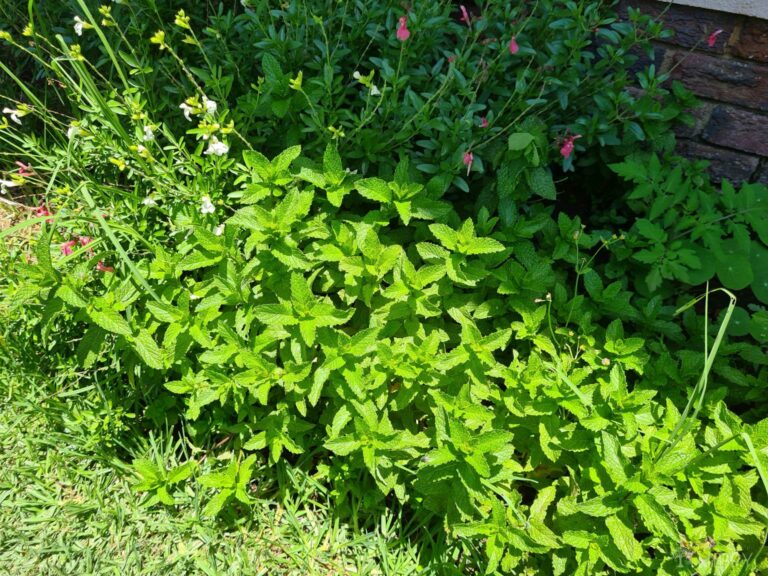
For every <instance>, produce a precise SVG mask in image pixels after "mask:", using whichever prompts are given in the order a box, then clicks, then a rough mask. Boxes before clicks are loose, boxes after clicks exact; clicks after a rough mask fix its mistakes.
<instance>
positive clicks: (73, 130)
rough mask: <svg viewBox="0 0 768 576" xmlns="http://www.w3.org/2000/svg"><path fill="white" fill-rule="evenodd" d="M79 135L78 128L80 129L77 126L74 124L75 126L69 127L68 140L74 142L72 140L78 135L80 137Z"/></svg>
mask: <svg viewBox="0 0 768 576" xmlns="http://www.w3.org/2000/svg"><path fill="white" fill-rule="evenodd" d="M79 134H80V128H78V127H77V126H75V125H74V124H73V125H71V126H70V127H69V129H67V138H68V139H69V140H72V138H74V137H75V136H77V135H79Z"/></svg>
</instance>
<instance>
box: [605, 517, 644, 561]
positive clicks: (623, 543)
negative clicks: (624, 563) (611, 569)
mask: <svg viewBox="0 0 768 576" xmlns="http://www.w3.org/2000/svg"><path fill="white" fill-rule="evenodd" d="M605 525H606V526H607V527H608V532H609V533H610V534H611V539H612V540H613V543H614V544H615V545H616V548H618V549H619V551H620V552H621V553H622V554H623V555H624V556H625V557H626V558H627V560H629V561H630V562H637V561H638V560H640V558H642V557H643V548H642V546H640V543H639V542H638V541H637V540H635V535H634V532H633V531H632V529H631V528H630V527H629V526H627V525H626V524H625V523H624V521H623V520H621V519H620V518H619V517H618V516H609V517H608V518H606V519H605Z"/></svg>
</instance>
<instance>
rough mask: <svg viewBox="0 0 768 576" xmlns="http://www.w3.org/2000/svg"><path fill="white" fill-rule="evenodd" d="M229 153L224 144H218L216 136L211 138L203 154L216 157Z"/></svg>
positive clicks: (227, 147)
mask: <svg viewBox="0 0 768 576" xmlns="http://www.w3.org/2000/svg"><path fill="white" fill-rule="evenodd" d="M227 152H229V146H227V145H226V144H225V143H224V142H219V139H218V138H216V136H211V143H210V144H208V148H206V150H205V154H215V155H216V156H224V154H226V153H227Z"/></svg>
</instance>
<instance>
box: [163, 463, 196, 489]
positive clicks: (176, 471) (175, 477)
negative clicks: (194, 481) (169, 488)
mask: <svg viewBox="0 0 768 576" xmlns="http://www.w3.org/2000/svg"><path fill="white" fill-rule="evenodd" d="M196 469H197V461H196V460H190V461H189V462H185V463H184V464H180V465H178V466H176V467H175V468H173V469H172V470H171V471H170V472H168V477H167V478H166V481H167V482H168V484H176V483H178V482H181V481H183V480H186V479H187V478H189V477H190V476H192V474H193V473H194V472H195V470H196Z"/></svg>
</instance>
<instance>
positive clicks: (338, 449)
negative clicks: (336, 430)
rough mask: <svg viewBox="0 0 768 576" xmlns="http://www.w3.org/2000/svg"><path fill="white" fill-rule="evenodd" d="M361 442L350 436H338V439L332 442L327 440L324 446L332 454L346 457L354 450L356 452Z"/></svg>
mask: <svg viewBox="0 0 768 576" xmlns="http://www.w3.org/2000/svg"><path fill="white" fill-rule="evenodd" d="M361 445H362V444H361V442H360V440H358V439H357V438H355V437H354V436H352V435H348V436H340V437H339V438H335V439H333V440H328V441H327V442H326V443H325V444H324V446H325V447H326V448H327V449H328V450H330V451H331V452H333V453H334V454H337V455H338V456H347V455H349V454H351V453H352V452H354V451H355V450H358V449H359V448H360V447H361Z"/></svg>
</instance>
